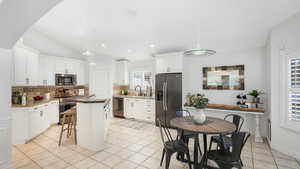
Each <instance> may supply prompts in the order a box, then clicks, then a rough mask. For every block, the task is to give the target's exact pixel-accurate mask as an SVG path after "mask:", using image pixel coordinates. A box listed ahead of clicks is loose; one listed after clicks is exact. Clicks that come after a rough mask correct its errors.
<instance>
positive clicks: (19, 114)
mask: <svg viewBox="0 0 300 169" xmlns="http://www.w3.org/2000/svg"><path fill="white" fill-rule="evenodd" d="M12 110H13V111H12V124H11V125H12V128H11V130H12V133H11V136H12V143H13V144H24V143H25V142H26V141H27V140H28V139H29V113H28V112H29V110H28V109H27V108H13V109H12Z"/></svg>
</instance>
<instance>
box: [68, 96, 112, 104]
mask: <svg viewBox="0 0 300 169" xmlns="http://www.w3.org/2000/svg"><path fill="white" fill-rule="evenodd" d="M65 100H67V101H70V102H76V103H105V102H106V101H107V100H110V99H109V98H107V99H96V98H94V97H82V96H81V97H80V96H79V97H71V98H66V99H65Z"/></svg>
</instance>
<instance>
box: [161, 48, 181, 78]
mask: <svg viewBox="0 0 300 169" xmlns="http://www.w3.org/2000/svg"><path fill="white" fill-rule="evenodd" d="M155 62H156V63H155V64H156V65H155V67H156V73H174V72H182V62H183V55H182V52H177V53H166V54H161V55H156V56H155Z"/></svg>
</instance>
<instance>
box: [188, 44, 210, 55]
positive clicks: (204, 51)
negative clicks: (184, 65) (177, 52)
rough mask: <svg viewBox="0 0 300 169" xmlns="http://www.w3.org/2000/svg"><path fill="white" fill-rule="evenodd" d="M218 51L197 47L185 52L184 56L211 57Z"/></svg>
mask: <svg viewBox="0 0 300 169" xmlns="http://www.w3.org/2000/svg"><path fill="white" fill-rule="evenodd" d="M215 53H216V51H214V50H211V49H204V48H200V45H197V47H196V48H194V49H188V50H186V51H184V52H183V55H184V56H210V55H214V54H215Z"/></svg>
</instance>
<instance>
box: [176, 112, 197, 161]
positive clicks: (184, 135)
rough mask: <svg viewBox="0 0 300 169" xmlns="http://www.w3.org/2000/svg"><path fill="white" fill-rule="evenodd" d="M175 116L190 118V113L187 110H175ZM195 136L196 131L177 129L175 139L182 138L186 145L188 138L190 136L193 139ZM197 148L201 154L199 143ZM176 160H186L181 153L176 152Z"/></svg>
mask: <svg viewBox="0 0 300 169" xmlns="http://www.w3.org/2000/svg"><path fill="white" fill-rule="evenodd" d="M176 117H189V118H191V113H190V112H189V111H188V110H180V111H176ZM195 137H198V134H197V133H194V132H191V131H184V130H180V129H177V138H176V139H180V140H182V141H183V142H184V143H186V144H187V145H189V140H190V139H191V138H192V139H194V138H195ZM197 148H198V150H199V152H200V155H201V156H202V151H201V147H200V145H199V146H198V147H197ZM177 160H181V161H187V160H186V159H184V156H182V155H181V154H177Z"/></svg>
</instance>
